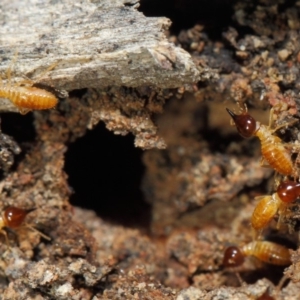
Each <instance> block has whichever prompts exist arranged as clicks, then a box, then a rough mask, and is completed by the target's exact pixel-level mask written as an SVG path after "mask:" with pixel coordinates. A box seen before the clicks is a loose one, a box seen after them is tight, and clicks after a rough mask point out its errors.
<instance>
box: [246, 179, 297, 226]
mask: <svg viewBox="0 0 300 300" xmlns="http://www.w3.org/2000/svg"><path fill="white" fill-rule="evenodd" d="M299 196H300V183H297V182H294V181H289V180H286V181H282V182H281V183H280V184H279V186H278V187H277V190H276V193H274V194H273V195H265V196H259V197H256V199H260V201H259V202H258V204H257V205H256V207H255V209H254V211H253V214H252V217H251V224H252V227H253V228H254V229H255V230H262V229H263V228H264V227H266V226H267V225H268V223H269V222H270V221H271V220H272V219H273V217H274V216H275V214H276V213H277V212H279V215H280V216H281V215H282V214H283V213H284V212H285V210H286V207H287V206H288V204H289V203H292V202H295V201H296V199H297V198H298V197H299Z"/></svg>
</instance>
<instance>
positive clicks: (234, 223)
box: [0, 0, 300, 300]
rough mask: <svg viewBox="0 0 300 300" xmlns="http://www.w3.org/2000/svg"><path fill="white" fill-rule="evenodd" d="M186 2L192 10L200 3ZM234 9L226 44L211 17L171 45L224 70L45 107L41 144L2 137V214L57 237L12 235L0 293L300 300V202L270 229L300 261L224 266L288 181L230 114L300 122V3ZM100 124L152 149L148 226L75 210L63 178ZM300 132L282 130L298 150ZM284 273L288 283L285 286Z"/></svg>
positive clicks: (246, 4)
mask: <svg viewBox="0 0 300 300" xmlns="http://www.w3.org/2000/svg"><path fill="white" fill-rule="evenodd" d="M190 2H191V3H192V4H193V3H194V4H195V3H196V2H193V1H190ZM176 3H177V8H178V9H180V8H181V6H182V9H183V10H182V13H183V14H184V13H185V9H187V7H186V6H185V5H184V4H183V2H182V1H177V2H176ZM195 5H196V4H195ZM228 5H229V4H228ZM230 5H232V6H231V8H232V9H231V10H230V11H231V15H230V18H229V20H230V21H228V24H227V26H223V27H222V29H219V36H218V38H216V37H215V38H211V37H210V33H211V31H210V30H211V28H210V27H209V26H206V25H207V24H206V25H205V24H201V22H200V21H199V20H198V24H197V22H196V21H195V25H194V26H193V27H192V28H190V29H186V30H182V31H180V33H179V34H177V35H174V34H171V33H170V37H169V38H170V40H172V41H174V42H175V43H176V44H178V46H181V47H183V48H184V49H185V50H186V51H188V52H189V53H190V54H191V55H192V57H193V59H194V61H195V62H196V63H197V64H199V66H201V68H207V69H208V70H210V74H214V76H210V77H209V78H208V79H207V81H204V82H199V83H191V84H190V86H189V87H178V88H179V90H176V91H175V90H162V89H157V90H156V89H155V88H154V87H140V88H134V89H133V88H126V87H109V88H106V89H102V90H93V89H88V90H82V91H75V92H71V93H70V95H71V96H70V97H69V98H67V99H63V100H61V101H60V103H59V105H58V107H57V108H56V109H55V110H50V111H44V112H34V113H33V120H34V121H33V122H34V123H33V125H34V131H35V134H34V138H33V139H30V140H28V141H24V140H22V141H19V142H18V140H17V138H16V137H14V136H11V137H10V136H8V135H6V133H5V132H4V131H3V132H2V131H1V132H0V148H1V149H0V166H1V168H2V169H3V174H2V175H1V176H2V177H1V182H0V198H1V201H0V211H3V210H4V209H5V208H6V207H7V206H9V205H14V206H16V207H22V208H25V209H33V208H35V210H33V211H32V212H30V213H29V214H28V216H27V217H26V223H27V224H31V225H32V226H34V227H35V228H36V229H38V230H39V231H41V232H42V233H43V234H45V235H46V236H48V237H49V238H50V239H51V240H50V241H48V240H47V239H45V238H43V237H42V236H41V235H39V234H38V233H37V232H35V231H33V230H31V229H30V228H28V227H20V228H19V229H18V230H16V232H15V233H13V232H11V231H7V232H8V238H9V246H8V245H7V244H6V243H5V236H4V235H3V236H0V238H1V243H0V252H1V253H2V254H1V257H0V298H1V299H10V300H11V299H93V300H96V299H177V300H183V299H184V300H187V299H190V300H194V299H195V300H196V299H261V300H263V299H286V300H287V299H291V300H292V299H295V295H299V290H300V286H299V279H300V256H299V249H297V244H298V229H299V208H298V204H297V203H296V204H295V205H293V206H291V207H289V209H288V210H287V213H286V215H285V216H284V218H283V220H282V223H283V224H282V226H280V228H277V227H276V221H277V217H276V218H275V220H274V222H272V223H271V224H270V226H269V227H268V229H267V230H265V231H264V233H263V235H264V237H265V238H266V239H270V240H273V241H276V242H278V243H280V244H283V245H285V246H286V247H288V248H291V249H293V250H291V253H292V265H291V266H288V267H287V268H284V267H275V266H271V265H266V264H262V263H258V262H257V261H255V260H253V259H252V258H247V259H246V262H245V264H244V265H243V266H241V267H240V268H239V269H237V270H225V269H224V268H223V267H222V259H223V253H224V249H225V248H226V247H227V246H229V245H232V244H237V245H242V244H245V243H247V242H250V241H251V240H252V237H253V235H252V232H251V226H250V217H251V214H252V212H253V209H254V207H255V205H256V202H255V201H254V200H253V199H254V197H255V196H257V195H261V194H270V193H273V191H274V185H275V183H274V177H273V173H272V170H270V169H268V168H262V167H261V165H260V145H259V143H258V141H256V140H255V139H250V140H245V139H243V138H241V137H240V136H238V134H237V133H236V130H235V128H231V127H230V125H229V116H228V115H227V113H226V111H225V107H226V106H230V107H235V104H234V101H236V102H239V103H244V102H246V103H247V104H248V106H249V108H250V109H251V113H253V114H254V115H255V117H256V118H257V119H259V120H260V121H261V122H263V123H267V122H268V116H269V107H270V106H273V107H274V123H275V125H274V126H276V125H280V124H282V122H287V121H288V122H289V121H298V120H299V113H298V109H299V104H300V103H299V100H300V99H299V92H300V81H299V64H300V44H299V43H300V42H299V41H300V36H299V29H300V23H299V21H298V15H299V13H300V5H299V3H298V2H295V3H294V2H288V4H284V1H279V0H278V1H267V0H261V1H255V2H254V1H236V2H235V4H232V3H231V4H230ZM199 9H201V7H200V8H199ZM196 24H197V25H196ZM186 90H189V91H188V92H184V91H186ZM154 115H155V116H156V117H157V119H156V120H155V121H154V117H153V116H154ZM3 119H5V117H4V116H3ZM100 121H103V122H104V123H105V125H106V127H107V128H108V129H109V130H110V131H113V132H114V133H115V134H119V135H126V134H128V133H131V134H133V135H134V137H135V142H134V143H135V146H137V147H140V148H142V149H151V150H148V151H146V152H145V153H144V155H143V162H144V164H145V167H146V171H145V175H144V179H143V184H142V189H143V193H144V195H145V199H146V201H147V202H148V203H150V204H151V223H150V225H149V228H148V227H147V228H145V227H144V228H140V227H141V226H140V224H136V226H131V227H130V228H129V227H126V226H123V225H122V224H121V222H118V221H117V220H114V222H112V221H111V220H108V219H105V218H102V217H99V216H98V215H97V214H96V213H95V212H94V211H93V210H86V209H81V208H76V207H72V206H71V205H70V202H69V201H70V197H71V195H72V194H73V193H75V194H76V188H75V190H74V191H73V189H72V187H70V186H69V184H68V176H71V174H67V173H66V172H65V170H64V165H65V155H66V152H67V151H68V148H69V146H70V143H73V142H75V141H76V140H78V139H79V138H80V137H83V136H84V135H86V133H87V131H88V130H91V129H92V128H93V127H94V126H96V124H97V123H98V122H100ZM299 128H300V127H299V122H294V123H293V125H292V126H289V127H288V129H284V130H280V131H279V132H278V135H280V136H281V137H282V138H283V140H284V141H285V142H288V143H291V144H292V145H293V147H294V149H296V150H297V143H299V142H298V135H299ZM19 130H20V132H21V134H22V130H23V129H22V128H21V129H19ZM24 132H25V131H24ZM120 138H122V137H120ZM99 139H101V136H99ZM15 140H16V141H15ZM18 144H19V145H18ZM19 147H20V148H19ZM112 147H113V145H112ZM166 147H167V148H166ZM155 148H156V149H155ZM165 148H166V149H165ZM20 149H21V150H22V154H21V155H19V152H20ZM296 150H295V151H296ZM120 151H122V149H120ZM94 155H101V154H99V153H96V154H94ZM295 156H296V155H295ZM295 158H296V157H294V156H293V159H295ZM84 159H85V157H84V156H81V157H78V160H84ZM14 162H15V163H14ZM297 167H298V166H297ZM298 169H299V168H298ZM89 171H90V170H86V172H89ZM97 171H99V172H101V170H97ZM82 176H83V177H84V176H85V173H84V172H83V174H82ZM279 179H281V178H280V177H279ZM124 180H126V178H124ZM112 184H114V183H112ZM87 188H88V187H87ZM99 188H100V189H101V182H99ZM116 188H117V187H116ZM85 200H86V199H82V206H84V202H85ZM131 224H134V222H131ZM236 272H238V274H239V275H238V276H240V277H241V279H242V280H243V282H244V284H241V283H240V282H239V280H238V278H239V277H238V276H237V275H236ZM284 273H285V274H286V276H287V278H288V280H287V281H286V283H285V285H283V287H282V288H281V289H280V290H277V289H276V285H277V284H278V283H279V282H280V280H281V279H282V278H283V274H284Z"/></svg>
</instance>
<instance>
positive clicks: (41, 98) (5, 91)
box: [0, 57, 58, 114]
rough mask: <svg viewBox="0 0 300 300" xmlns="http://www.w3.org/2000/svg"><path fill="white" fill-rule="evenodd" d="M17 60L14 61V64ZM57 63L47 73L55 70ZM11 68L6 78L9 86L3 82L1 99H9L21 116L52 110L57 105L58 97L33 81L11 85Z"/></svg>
mask: <svg viewBox="0 0 300 300" xmlns="http://www.w3.org/2000/svg"><path fill="white" fill-rule="evenodd" d="M15 60H16V57H15V58H14V59H13V61H12V63H14V61H15ZM56 65H57V63H55V64H53V65H51V66H50V67H49V68H48V69H47V70H46V71H45V72H43V73H46V72H48V71H50V70H52V69H53V68H55V66H56ZM10 68H11V67H9V68H8V69H7V72H6V77H7V80H8V84H6V85H4V84H3V82H2V80H1V85H0V97H2V98H6V99H9V100H10V101H11V102H12V103H13V104H14V105H15V106H16V107H17V108H18V109H19V111H20V113H21V114H26V113H27V112H29V111H31V110H44V109H50V108H53V107H55V106H56V105H57V102H58V99H57V97H56V96H55V95H54V94H52V93H50V92H48V91H46V90H44V89H41V88H37V87H35V86H33V85H34V81H32V80H24V81H21V82H19V83H17V84H11V69H10Z"/></svg>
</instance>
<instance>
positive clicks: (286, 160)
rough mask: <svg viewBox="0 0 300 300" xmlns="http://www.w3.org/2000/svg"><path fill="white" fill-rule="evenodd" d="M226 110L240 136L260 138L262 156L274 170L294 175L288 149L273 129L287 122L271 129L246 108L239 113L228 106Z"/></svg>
mask: <svg viewBox="0 0 300 300" xmlns="http://www.w3.org/2000/svg"><path fill="white" fill-rule="evenodd" d="M226 110H227V112H228V113H229V115H230V116H231V117H232V119H233V121H234V123H235V125H236V128H237V130H238V132H239V133H240V135H241V136H243V137H246V138H248V137H252V136H257V137H258V138H259V139H260V141H261V153H262V157H263V159H264V160H266V161H267V162H268V164H269V165H270V166H271V167H272V168H273V169H274V170H275V171H276V172H278V173H280V174H283V175H286V176H290V175H294V176H295V175H296V172H295V169H294V166H293V162H292V159H291V155H290V151H289V150H288V149H287V148H286V147H285V145H284V143H283V141H282V140H281V139H280V138H279V137H278V136H276V135H274V132H275V131H277V130H278V129H280V128H282V127H285V126H287V125H289V123H286V124H284V125H282V126H278V127H277V128H275V129H272V130H271V129H270V125H269V126H266V125H263V124H261V123H260V122H257V121H256V120H255V119H254V118H253V117H252V116H250V115H249V114H248V112H247V110H245V111H244V112H243V113H241V114H240V115H236V114H235V113H234V112H232V111H231V110H230V109H228V108H226ZM272 112H273V111H271V117H270V123H271V119H272V114H273V113H272Z"/></svg>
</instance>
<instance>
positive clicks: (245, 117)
mask: <svg viewBox="0 0 300 300" xmlns="http://www.w3.org/2000/svg"><path fill="white" fill-rule="evenodd" d="M226 110H227V112H228V113H229V115H230V116H231V118H232V120H233V122H234V124H235V126H236V129H237V131H238V132H239V134H240V135H241V136H243V137H245V138H249V137H251V136H254V135H255V132H256V131H257V129H258V128H257V122H256V121H255V119H254V118H253V117H252V116H250V115H249V114H248V113H247V112H244V113H242V114H240V115H237V114H235V113H234V112H233V111H231V110H230V109H228V108H226Z"/></svg>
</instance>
